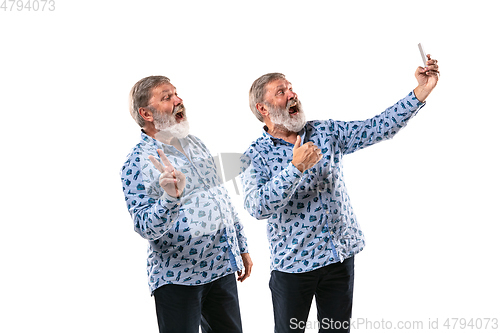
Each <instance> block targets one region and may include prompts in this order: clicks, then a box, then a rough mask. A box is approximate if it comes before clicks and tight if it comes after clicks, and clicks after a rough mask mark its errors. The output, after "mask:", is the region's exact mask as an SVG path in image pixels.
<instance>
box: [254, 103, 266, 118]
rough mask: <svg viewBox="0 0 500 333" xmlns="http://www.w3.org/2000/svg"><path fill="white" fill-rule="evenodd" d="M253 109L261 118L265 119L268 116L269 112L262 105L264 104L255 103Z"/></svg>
mask: <svg viewBox="0 0 500 333" xmlns="http://www.w3.org/2000/svg"><path fill="white" fill-rule="evenodd" d="M255 107H256V108H257V111H259V112H260V114H261V115H262V116H263V117H267V116H268V115H269V111H268V110H267V107H266V106H265V105H264V103H257V104H255Z"/></svg>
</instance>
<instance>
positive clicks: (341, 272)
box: [269, 257, 354, 333]
mask: <svg viewBox="0 0 500 333" xmlns="http://www.w3.org/2000/svg"><path fill="white" fill-rule="evenodd" d="M269 287H270V288H271V293H272V298H273V308H274V324H275V326H274V332H276V333H285V332H293V333H298V332H304V329H305V328H306V327H307V328H309V327H315V328H318V329H319V332H322V333H323V332H349V323H350V319H351V310H352V295H353V287H354V257H352V258H349V259H346V260H344V261H343V262H342V263H335V264H330V265H328V266H325V267H322V268H319V269H316V270H313V271H311V272H306V273H293V274H292V273H283V272H279V271H272V272H271V280H270V281H269ZM313 296H314V297H315V298H316V306H317V309H318V320H317V322H313V323H307V317H308V315H309V310H310V308H311V303H312V299H313Z"/></svg>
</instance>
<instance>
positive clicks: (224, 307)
mask: <svg viewBox="0 0 500 333" xmlns="http://www.w3.org/2000/svg"><path fill="white" fill-rule="evenodd" d="M154 297H155V303H156V316H157V318H158V326H159V328H160V333H198V332H199V328H200V325H201V330H202V332H203V333H209V332H214V333H219V332H224V333H241V332H242V328H241V317H240V306H239V303H238V292H237V289H236V278H235V276H234V274H231V275H228V276H225V277H222V278H220V279H217V280H215V281H213V282H210V283H207V284H204V285H200V286H182V285H175V284H169V285H165V286H162V287H160V288H158V289H156V290H155V291H154Z"/></svg>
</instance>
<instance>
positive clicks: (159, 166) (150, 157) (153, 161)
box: [148, 155, 165, 173]
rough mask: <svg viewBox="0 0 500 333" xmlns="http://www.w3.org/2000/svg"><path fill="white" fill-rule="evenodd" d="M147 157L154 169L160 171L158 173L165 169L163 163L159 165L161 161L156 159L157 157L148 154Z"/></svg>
mask: <svg viewBox="0 0 500 333" xmlns="http://www.w3.org/2000/svg"><path fill="white" fill-rule="evenodd" d="M148 158H149V160H150V161H151V163H153V165H154V167H155V168H156V170H158V171H160V173H163V171H165V170H164V168H163V165H161V162H160V161H158V159H156V157H154V156H152V155H149V156H148Z"/></svg>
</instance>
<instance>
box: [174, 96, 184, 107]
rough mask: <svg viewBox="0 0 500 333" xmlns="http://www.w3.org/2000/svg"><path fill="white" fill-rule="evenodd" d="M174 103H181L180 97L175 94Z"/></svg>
mask: <svg viewBox="0 0 500 333" xmlns="http://www.w3.org/2000/svg"><path fill="white" fill-rule="evenodd" d="M174 103H175V105H176V106H177V105H180V104H182V98H180V97H179V96H175V100H174Z"/></svg>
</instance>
